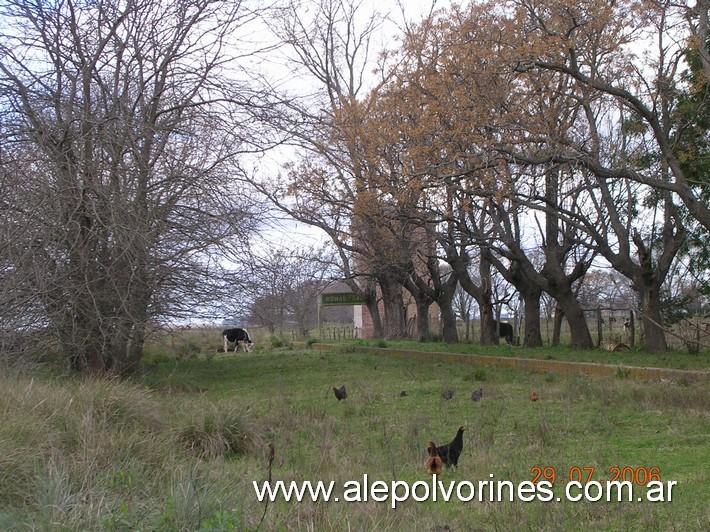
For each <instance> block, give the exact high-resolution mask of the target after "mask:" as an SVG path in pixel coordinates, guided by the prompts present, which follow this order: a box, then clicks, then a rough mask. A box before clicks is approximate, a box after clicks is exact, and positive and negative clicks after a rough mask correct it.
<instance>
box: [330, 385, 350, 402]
mask: <svg viewBox="0 0 710 532" xmlns="http://www.w3.org/2000/svg"><path fill="white" fill-rule="evenodd" d="M333 393H334V394H335V397H336V398H337V399H338V401H341V400H343V399H345V398H346V397H347V396H348V392H346V391H345V385H344V384H343V385H342V386H341V387H340V388H336V387H335V386H333Z"/></svg>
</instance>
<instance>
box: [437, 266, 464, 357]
mask: <svg viewBox="0 0 710 532" xmlns="http://www.w3.org/2000/svg"><path fill="white" fill-rule="evenodd" d="M457 284H458V282H457V281H456V279H455V278H454V279H453V281H452V282H446V283H442V286H441V289H440V291H439V293H440V295H439V298H438V300H437V303H438V304H439V311H440V312H441V334H442V336H443V338H444V342H446V343H447V344H456V343H458V341H459V331H458V328H457V327H456V313H455V312H454V295H455V294H456V285H457Z"/></svg>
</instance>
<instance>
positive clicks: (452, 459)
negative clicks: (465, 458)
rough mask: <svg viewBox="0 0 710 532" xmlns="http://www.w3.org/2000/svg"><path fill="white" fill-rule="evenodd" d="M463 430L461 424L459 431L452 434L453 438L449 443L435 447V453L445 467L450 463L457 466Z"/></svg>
mask: <svg viewBox="0 0 710 532" xmlns="http://www.w3.org/2000/svg"><path fill="white" fill-rule="evenodd" d="M464 430H465V429H464V427H463V426H461V427H459V431H458V432H457V433H456V436H454V439H453V440H451V443H447V444H446V445H441V446H439V447H437V448H436V450H437V454H438V455H439V456H440V457H441V461H442V462H443V463H444V465H445V466H446V467H450V466H452V465H453V466H454V467H458V465H459V456H461V451H462V450H463V431H464Z"/></svg>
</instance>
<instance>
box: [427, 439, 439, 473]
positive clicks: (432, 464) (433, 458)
mask: <svg viewBox="0 0 710 532" xmlns="http://www.w3.org/2000/svg"><path fill="white" fill-rule="evenodd" d="M428 452H429V458H427V459H426V472H427V473H429V474H430V475H441V466H442V460H441V457H440V456H439V455H438V452H437V447H436V444H435V443H434V442H433V441H430V442H429V448H428Z"/></svg>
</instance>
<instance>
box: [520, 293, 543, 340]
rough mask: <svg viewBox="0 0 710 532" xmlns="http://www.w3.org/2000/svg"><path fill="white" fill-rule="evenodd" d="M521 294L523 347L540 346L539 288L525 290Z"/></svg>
mask: <svg viewBox="0 0 710 532" xmlns="http://www.w3.org/2000/svg"><path fill="white" fill-rule="evenodd" d="M520 293H521V295H522V296H523V306H524V314H525V317H524V324H523V327H524V328H525V338H524V340H523V347H542V331H541V330H540V296H541V294H542V292H541V291H540V290H532V289H531V290H525V291H521V292H520Z"/></svg>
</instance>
